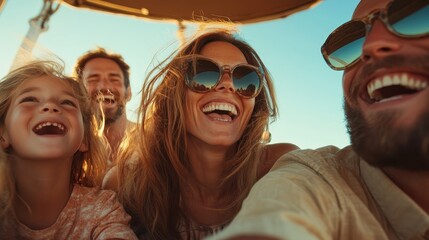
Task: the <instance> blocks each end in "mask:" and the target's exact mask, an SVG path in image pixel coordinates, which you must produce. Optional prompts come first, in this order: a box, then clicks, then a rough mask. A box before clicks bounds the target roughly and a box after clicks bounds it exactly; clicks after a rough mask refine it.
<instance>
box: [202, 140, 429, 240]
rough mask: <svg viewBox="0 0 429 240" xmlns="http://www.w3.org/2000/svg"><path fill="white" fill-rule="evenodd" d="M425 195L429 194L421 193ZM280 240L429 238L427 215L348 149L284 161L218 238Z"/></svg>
mask: <svg viewBox="0 0 429 240" xmlns="http://www.w3.org/2000/svg"><path fill="white" fill-rule="evenodd" d="M422 191H428V189H426V188H422ZM246 234H248V235H251V234H256V235H263V236H270V237H276V238H279V239H377V240H381V239H429V216H428V214H427V213H426V212H424V211H423V210H422V209H421V208H420V207H419V206H418V205H417V204H416V203H414V202H413V200H412V199H410V198H409V197H408V196H407V195H406V194H404V193H403V192H402V191H401V190H400V189H399V188H398V187H397V186H396V185H395V184H393V182H391V181H390V179H389V178H388V177H387V176H386V175H385V174H384V173H383V172H382V171H380V170H379V169H377V168H374V167H372V166H370V165H368V164H367V163H366V162H364V161H362V159H360V158H359V157H358V156H357V155H356V154H355V153H354V152H353V150H352V149H351V148H350V147H347V148H344V149H342V150H339V149H338V148H336V147H333V146H328V147H324V148H321V149H317V150H297V151H293V152H290V153H289V154H286V155H284V156H283V157H281V158H280V159H279V160H278V161H277V163H276V164H275V165H274V167H273V169H272V170H271V171H270V172H269V173H268V174H267V175H266V176H265V177H264V178H262V179H261V180H260V181H258V182H257V183H256V184H255V186H254V187H253V189H252V190H251V192H250V194H249V196H248V198H247V199H246V200H245V201H244V202H243V206H242V209H241V211H240V212H239V213H238V215H237V216H236V218H235V219H234V220H233V221H232V222H231V224H230V225H229V226H228V227H226V228H225V229H224V230H223V231H221V232H220V233H219V234H216V235H215V236H214V237H211V238H208V239H210V240H215V239H227V238H229V237H233V236H238V235H246Z"/></svg>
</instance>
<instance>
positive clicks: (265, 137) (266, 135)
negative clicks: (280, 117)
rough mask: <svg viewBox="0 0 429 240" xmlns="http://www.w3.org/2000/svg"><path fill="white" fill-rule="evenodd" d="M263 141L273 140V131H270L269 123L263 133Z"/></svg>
mask: <svg viewBox="0 0 429 240" xmlns="http://www.w3.org/2000/svg"><path fill="white" fill-rule="evenodd" d="M262 142H264V143H269V142H271V133H270V130H269V129H268V124H267V126H265V130H264V132H263V133H262Z"/></svg>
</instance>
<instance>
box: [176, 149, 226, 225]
mask: <svg viewBox="0 0 429 240" xmlns="http://www.w3.org/2000/svg"><path fill="white" fill-rule="evenodd" d="M188 149H192V150H190V151H188V153H187V154H188V158H189V161H190V163H191V168H192V169H191V174H192V178H193V179H189V181H187V183H183V184H181V193H182V207H183V208H184V211H185V212H186V214H187V215H188V216H189V217H190V218H191V219H193V220H194V221H195V222H197V223H200V224H204V225H217V224H221V223H224V222H226V221H229V220H230V217H231V214H229V213H227V212H225V211H222V210H221V209H223V208H225V206H226V205H227V204H228V203H229V201H230V198H229V197H228V196H225V195H224V194H223V192H224V191H223V188H222V186H221V181H222V179H221V178H222V173H223V170H224V168H225V163H226V161H227V160H228V159H229V157H230V155H231V154H230V149H231V148H228V147H225V146H212V145H207V144H199V145H198V146H194V145H192V144H190V145H189V146H188ZM187 184H190V185H187Z"/></svg>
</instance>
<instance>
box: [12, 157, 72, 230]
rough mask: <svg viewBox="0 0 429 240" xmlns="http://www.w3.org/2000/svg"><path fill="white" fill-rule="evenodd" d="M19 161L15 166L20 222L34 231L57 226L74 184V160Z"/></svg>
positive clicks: (16, 208)
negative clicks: (72, 180)
mask: <svg viewBox="0 0 429 240" xmlns="http://www.w3.org/2000/svg"><path fill="white" fill-rule="evenodd" d="M66 162H67V161H64V160H58V161H56V162H55V160H52V159H50V160H47V161H44V160H37V161H28V160H19V159H16V161H14V163H13V165H12V171H13V173H14V178H15V182H16V198H15V201H14V209H15V212H16V215H17V217H18V219H19V220H20V222H22V223H23V224H24V225H26V226H27V227H29V228H31V229H43V228H47V227H49V226H51V225H52V224H54V223H55V221H56V219H57V218H58V215H59V214H60V213H61V211H62V209H63V208H64V207H65V206H66V204H67V202H68V200H69V198H70V194H71V191H72V189H73V185H72V184H71V183H70V173H71V161H70V163H66Z"/></svg>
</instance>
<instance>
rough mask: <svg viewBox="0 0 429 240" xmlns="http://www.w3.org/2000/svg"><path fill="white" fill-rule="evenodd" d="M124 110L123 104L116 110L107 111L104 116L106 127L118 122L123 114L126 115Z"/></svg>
mask: <svg viewBox="0 0 429 240" xmlns="http://www.w3.org/2000/svg"><path fill="white" fill-rule="evenodd" d="M124 109H125V106H124V105H123V104H119V105H118V107H117V108H116V110H111V111H105V112H104V114H105V123H106V125H110V124H112V123H114V122H116V120H118V119H119V118H120V117H121V116H122V114H124Z"/></svg>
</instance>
